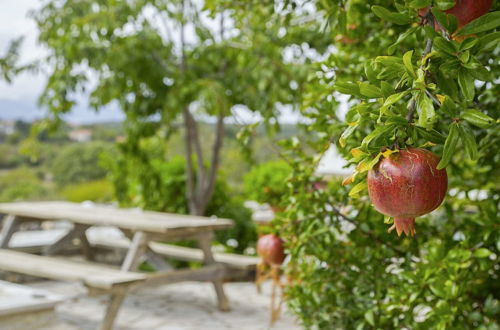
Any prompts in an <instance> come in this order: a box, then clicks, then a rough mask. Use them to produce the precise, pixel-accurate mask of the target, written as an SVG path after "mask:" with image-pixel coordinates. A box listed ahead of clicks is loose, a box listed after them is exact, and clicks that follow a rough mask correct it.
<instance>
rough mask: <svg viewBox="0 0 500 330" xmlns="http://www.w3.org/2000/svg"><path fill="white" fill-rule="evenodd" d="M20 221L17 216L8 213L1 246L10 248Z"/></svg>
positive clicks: (1, 235)
mask: <svg viewBox="0 0 500 330" xmlns="http://www.w3.org/2000/svg"><path fill="white" fill-rule="evenodd" d="M18 224H19V223H18V221H17V219H16V216H14V215H10V214H9V215H8V216H7V217H6V218H5V219H4V221H3V227H2V232H1V233H0V248H2V249H3V248H8V247H9V242H10V239H11V238H12V235H13V234H14V232H15V231H16V229H17V225H18Z"/></svg>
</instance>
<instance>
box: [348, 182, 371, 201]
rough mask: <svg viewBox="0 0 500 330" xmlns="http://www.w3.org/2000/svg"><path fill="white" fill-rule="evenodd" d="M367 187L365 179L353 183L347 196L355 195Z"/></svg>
mask: <svg viewBox="0 0 500 330" xmlns="http://www.w3.org/2000/svg"><path fill="white" fill-rule="evenodd" d="M367 188H368V185H367V183H366V181H363V182H360V183H358V184H357V185H355V186H354V187H352V189H351V190H350V191H349V197H357V196H358V195H359V193H360V192H362V191H364V190H366V189H367Z"/></svg>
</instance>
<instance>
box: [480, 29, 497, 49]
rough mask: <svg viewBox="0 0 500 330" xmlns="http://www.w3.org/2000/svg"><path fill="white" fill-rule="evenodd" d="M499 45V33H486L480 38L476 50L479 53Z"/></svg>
mask: <svg viewBox="0 0 500 330" xmlns="http://www.w3.org/2000/svg"><path fill="white" fill-rule="evenodd" d="M498 45H500V32H495V33H488V34H487V35H485V36H483V37H481V38H480V39H479V42H478V46H477V48H478V49H479V50H481V51H488V50H492V49H494V48H496V47H498Z"/></svg>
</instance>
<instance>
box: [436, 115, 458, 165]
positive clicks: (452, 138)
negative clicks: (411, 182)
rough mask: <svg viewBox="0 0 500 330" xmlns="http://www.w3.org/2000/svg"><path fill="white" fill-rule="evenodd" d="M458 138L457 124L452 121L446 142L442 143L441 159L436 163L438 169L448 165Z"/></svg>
mask: <svg viewBox="0 0 500 330" xmlns="http://www.w3.org/2000/svg"><path fill="white" fill-rule="evenodd" d="M458 140H459V136H458V125H457V124H456V123H453V124H451V125H450V133H449V134H448V137H447V138H446V142H445V143H444V150H443V157H442V158H441V161H440V162H439V164H438V165H437V169H438V170H441V169H443V168H445V167H446V166H447V165H448V163H449V162H450V160H451V158H452V157H453V155H454V153H455V149H456V147H457V143H458Z"/></svg>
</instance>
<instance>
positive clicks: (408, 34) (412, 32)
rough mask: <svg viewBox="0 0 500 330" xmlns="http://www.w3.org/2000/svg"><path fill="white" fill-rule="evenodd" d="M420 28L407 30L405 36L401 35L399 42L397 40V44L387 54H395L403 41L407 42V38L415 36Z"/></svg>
mask: <svg viewBox="0 0 500 330" xmlns="http://www.w3.org/2000/svg"><path fill="white" fill-rule="evenodd" d="M417 29H418V27H416V26H414V27H412V28H409V29H408V30H406V31H405V32H404V33H403V34H400V35H399V37H398V40H396V42H395V43H393V44H392V45H391V46H390V47H389V49H388V50H387V53H388V54H389V55H391V54H394V51H395V50H396V47H397V46H398V45H399V44H400V43H402V42H403V41H405V40H406V38H408V37H409V36H411V35H413V34H414V33H415V32H416V31H417Z"/></svg>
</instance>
